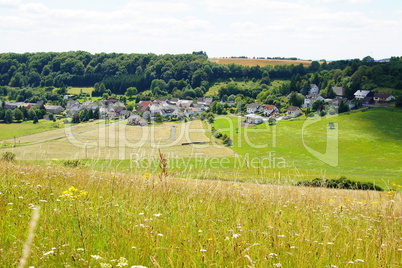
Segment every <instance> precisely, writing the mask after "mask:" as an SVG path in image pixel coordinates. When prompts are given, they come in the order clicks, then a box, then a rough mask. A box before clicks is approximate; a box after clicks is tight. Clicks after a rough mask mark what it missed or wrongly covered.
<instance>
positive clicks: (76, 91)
mask: <svg viewBox="0 0 402 268" xmlns="http://www.w3.org/2000/svg"><path fill="white" fill-rule="evenodd" d="M92 91H94V88H93V87H69V88H67V93H68V94H72V95H79V94H81V93H86V94H89V96H91V94H92Z"/></svg>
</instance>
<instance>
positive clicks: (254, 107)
mask: <svg viewBox="0 0 402 268" xmlns="http://www.w3.org/2000/svg"><path fill="white" fill-rule="evenodd" d="M261 111H262V106H261V105H259V104H258V103H255V102H253V103H250V104H249V105H247V113H248V114H255V113H258V112H261Z"/></svg>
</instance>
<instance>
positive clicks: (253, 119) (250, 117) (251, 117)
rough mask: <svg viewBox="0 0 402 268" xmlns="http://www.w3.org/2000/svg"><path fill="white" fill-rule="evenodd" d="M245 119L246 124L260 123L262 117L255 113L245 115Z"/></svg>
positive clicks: (262, 120) (262, 119)
mask: <svg viewBox="0 0 402 268" xmlns="http://www.w3.org/2000/svg"><path fill="white" fill-rule="evenodd" d="M245 117H246V120H245V122H246V123H248V124H256V125H258V124H261V123H262V122H264V118H263V117H262V116H260V115H256V114H247V115H246V116H245Z"/></svg>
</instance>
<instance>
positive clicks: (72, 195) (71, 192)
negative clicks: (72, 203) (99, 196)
mask: <svg viewBox="0 0 402 268" xmlns="http://www.w3.org/2000/svg"><path fill="white" fill-rule="evenodd" d="M87 194H88V192H87V191H84V190H78V189H77V188H75V187H74V186H71V187H70V188H68V190H66V191H63V194H62V196H61V197H62V198H64V199H75V200H78V199H80V198H81V197H83V196H85V195H87Z"/></svg>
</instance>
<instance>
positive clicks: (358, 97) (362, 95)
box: [354, 90, 373, 100]
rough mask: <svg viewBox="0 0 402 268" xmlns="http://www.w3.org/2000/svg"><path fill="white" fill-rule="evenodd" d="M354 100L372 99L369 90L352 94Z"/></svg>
mask: <svg viewBox="0 0 402 268" xmlns="http://www.w3.org/2000/svg"><path fill="white" fill-rule="evenodd" d="M354 96H355V99H356V100H363V99H364V98H366V97H373V93H372V92H371V91H370V90H357V91H356V92H355V94H354Z"/></svg>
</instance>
